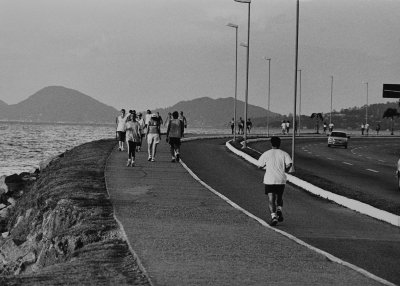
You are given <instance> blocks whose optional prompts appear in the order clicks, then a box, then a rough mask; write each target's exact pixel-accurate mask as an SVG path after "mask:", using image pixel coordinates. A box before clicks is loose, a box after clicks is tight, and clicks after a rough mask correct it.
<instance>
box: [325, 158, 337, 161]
mask: <svg viewBox="0 0 400 286" xmlns="http://www.w3.org/2000/svg"><path fill="white" fill-rule="evenodd" d="M326 159H328V160H332V161H335V159H332V158H326Z"/></svg>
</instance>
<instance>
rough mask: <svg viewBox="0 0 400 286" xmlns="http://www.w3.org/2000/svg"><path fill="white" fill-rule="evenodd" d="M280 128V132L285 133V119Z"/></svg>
mask: <svg viewBox="0 0 400 286" xmlns="http://www.w3.org/2000/svg"><path fill="white" fill-rule="evenodd" d="M281 129H282V134H285V133H286V121H285V120H283V121H282V124H281Z"/></svg>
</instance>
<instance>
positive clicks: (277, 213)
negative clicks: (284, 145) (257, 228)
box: [257, 136, 293, 226]
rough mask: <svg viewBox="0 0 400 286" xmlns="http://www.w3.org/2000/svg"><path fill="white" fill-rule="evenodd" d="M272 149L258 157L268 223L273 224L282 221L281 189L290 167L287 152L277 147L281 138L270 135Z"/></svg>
mask: <svg viewBox="0 0 400 286" xmlns="http://www.w3.org/2000/svg"><path fill="white" fill-rule="evenodd" d="M271 145H272V149H270V150H268V151H266V152H264V153H263V154H262V155H261V156H260V158H259V159H258V162H257V165H258V167H259V168H265V175H264V188H265V194H266V195H268V205H269V210H270V212H271V222H270V225H272V226H275V225H277V224H278V221H279V222H282V221H283V215H282V207H283V191H284V189H285V184H286V172H288V171H289V170H290V168H291V167H292V164H293V163H292V159H291V158H290V156H289V154H288V153H286V152H285V151H282V150H280V149H279V147H280V145H281V139H280V138H279V137H276V136H273V137H271Z"/></svg>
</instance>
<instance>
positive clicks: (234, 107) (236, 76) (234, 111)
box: [227, 23, 239, 140]
mask: <svg viewBox="0 0 400 286" xmlns="http://www.w3.org/2000/svg"><path fill="white" fill-rule="evenodd" d="M227 26H228V27H232V28H235V30H236V43H235V47H236V48H235V49H236V56H235V58H236V60H235V62H236V64H235V100H234V102H233V118H234V119H233V120H234V130H233V140H236V102H237V78H238V29H239V26H238V25H236V24H232V23H228V24H227Z"/></svg>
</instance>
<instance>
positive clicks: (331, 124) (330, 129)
mask: <svg viewBox="0 0 400 286" xmlns="http://www.w3.org/2000/svg"><path fill="white" fill-rule="evenodd" d="M334 126H335V124H333V122H331V123H329V133H332V131H333V127H334Z"/></svg>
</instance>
